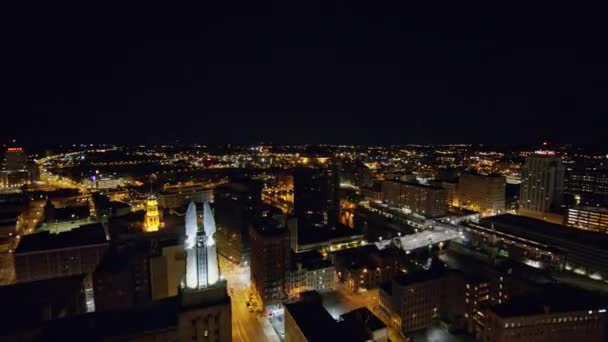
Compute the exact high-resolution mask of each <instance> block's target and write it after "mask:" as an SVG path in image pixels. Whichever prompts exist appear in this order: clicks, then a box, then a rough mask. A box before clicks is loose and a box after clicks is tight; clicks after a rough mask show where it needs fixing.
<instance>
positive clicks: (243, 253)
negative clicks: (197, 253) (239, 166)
mask: <svg viewBox="0 0 608 342" xmlns="http://www.w3.org/2000/svg"><path fill="white" fill-rule="evenodd" d="M261 199H262V184H261V182H257V181H251V180H247V181H238V182H231V183H228V184H223V185H220V186H218V187H217V188H215V191H214V206H213V207H214V209H215V218H216V223H217V234H216V236H217V239H216V242H217V250H218V253H219V254H220V255H221V256H223V257H225V258H226V259H228V260H230V261H231V262H233V263H236V264H241V265H247V264H248V263H249V231H248V227H249V225H250V224H251V223H252V222H253V220H254V219H255V218H256V215H257V213H258V212H259V211H260V206H261Z"/></svg>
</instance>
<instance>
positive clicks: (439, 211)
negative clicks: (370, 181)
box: [382, 180, 447, 218]
mask: <svg viewBox="0 0 608 342" xmlns="http://www.w3.org/2000/svg"><path fill="white" fill-rule="evenodd" d="M382 198H383V201H384V202H386V203H387V204H389V205H391V206H395V207H400V208H405V209H408V210H411V211H412V212H413V213H415V214H418V215H422V216H425V217H430V218H434V217H441V216H445V214H446V213H447V191H446V189H444V188H442V187H438V186H431V185H425V184H420V183H415V182H405V181H400V180H392V181H384V182H382Z"/></svg>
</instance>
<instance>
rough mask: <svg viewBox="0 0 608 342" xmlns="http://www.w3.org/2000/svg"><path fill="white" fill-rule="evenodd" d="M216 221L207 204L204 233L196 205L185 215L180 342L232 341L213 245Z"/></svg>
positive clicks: (227, 301)
mask: <svg viewBox="0 0 608 342" xmlns="http://www.w3.org/2000/svg"><path fill="white" fill-rule="evenodd" d="M215 229H216V228H215V219H214V217H213V213H212V212H211V207H210V206H209V202H205V203H204V204H203V230H200V229H199V227H198V224H197V218H196V205H195V204H194V202H190V205H189V206H188V209H187V211H186V241H185V245H184V248H185V251H186V276H185V278H186V283H185V286H184V287H183V288H182V289H181V292H180V296H179V297H180V299H181V307H180V308H181V309H180V314H179V316H178V321H177V331H178V340H179V341H191V340H192V339H193V338H194V339H195V340H196V341H204V340H208V341H221V342H223V341H232V316H231V311H232V309H231V306H230V297H228V293H227V291H226V281H225V280H223V279H221V278H220V271H219V264H218V258H217V250H216V244H215V237H214V235H215Z"/></svg>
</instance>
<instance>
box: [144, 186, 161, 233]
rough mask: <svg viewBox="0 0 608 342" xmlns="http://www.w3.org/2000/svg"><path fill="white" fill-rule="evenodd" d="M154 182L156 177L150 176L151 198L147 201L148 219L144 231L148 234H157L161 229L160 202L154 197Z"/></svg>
mask: <svg viewBox="0 0 608 342" xmlns="http://www.w3.org/2000/svg"><path fill="white" fill-rule="evenodd" d="M154 180H156V175H155V174H152V175H151V176H150V197H148V199H147V200H146V217H145V220H144V231H145V232H146V233H149V232H156V231H158V229H159V228H160V213H159V212H158V200H157V199H156V196H155V195H154Z"/></svg>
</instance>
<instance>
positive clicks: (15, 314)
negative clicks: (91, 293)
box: [0, 275, 84, 335]
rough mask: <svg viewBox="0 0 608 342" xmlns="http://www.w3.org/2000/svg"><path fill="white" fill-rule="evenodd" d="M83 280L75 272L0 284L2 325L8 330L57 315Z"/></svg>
mask: <svg viewBox="0 0 608 342" xmlns="http://www.w3.org/2000/svg"><path fill="white" fill-rule="evenodd" d="M83 280H84V275H76V276H69V277H64V278H54V279H46V280H39V281H33V282H28V283H19V284H15V285H9V286H0V301H1V302H2V305H4V307H5V310H2V311H0V319H1V320H2V325H3V326H4V327H5V328H8V330H9V331H11V330H15V329H17V330H18V329H20V328H23V327H29V326H36V325H38V324H40V323H41V322H42V321H44V320H47V319H50V318H55V317H58V316H59V315H60V314H61V312H62V311H63V309H64V308H65V306H66V305H67V304H69V303H70V302H71V301H72V300H73V299H74V298H76V297H77V296H79V293H80V292H81V290H82V288H83ZM0 335H1V333H0Z"/></svg>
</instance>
